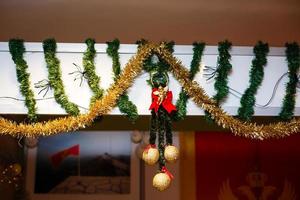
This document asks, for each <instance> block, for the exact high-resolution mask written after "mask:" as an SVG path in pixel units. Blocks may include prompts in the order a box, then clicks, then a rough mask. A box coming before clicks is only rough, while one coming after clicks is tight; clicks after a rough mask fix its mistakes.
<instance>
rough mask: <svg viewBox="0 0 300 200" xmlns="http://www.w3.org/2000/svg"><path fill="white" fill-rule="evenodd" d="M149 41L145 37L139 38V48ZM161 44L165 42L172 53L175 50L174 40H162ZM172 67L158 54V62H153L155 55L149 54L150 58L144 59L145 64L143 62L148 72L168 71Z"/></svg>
mask: <svg viewBox="0 0 300 200" xmlns="http://www.w3.org/2000/svg"><path fill="white" fill-rule="evenodd" d="M147 43H148V40H145V39H141V40H138V41H137V42H136V44H137V45H138V48H140V47H141V46H142V45H145V44H147ZM161 44H164V45H165V48H166V49H167V50H168V51H170V52H171V53H173V52H174V45H175V43H174V41H170V42H161ZM169 68H170V66H169V64H168V63H166V62H165V61H164V60H163V59H161V58H160V57H159V56H158V62H157V63H154V62H153V55H152V56H149V58H147V59H146V60H145V61H144V64H143V69H144V70H145V71H146V72H149V73H151V72H153V71H157V72H166V71H168V70H169ZM148 83H149V85H151V83H150V82H149V81H148Z"/></svg>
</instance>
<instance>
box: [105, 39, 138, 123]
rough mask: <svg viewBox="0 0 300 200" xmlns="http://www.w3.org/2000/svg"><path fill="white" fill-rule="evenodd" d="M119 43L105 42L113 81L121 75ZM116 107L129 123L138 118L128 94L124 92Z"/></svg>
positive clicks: (114, 41)
mask: <svg viewBox="0 0 300 200" xmlns="http://www.w3.org/2000/svg"><path fill="white" fill-rule="evenodd" d="M119 47H120V41H119V40H118V39H115V40H113V41H111V42H107V50H106V52H107V54H108V55H109V56H110V57H111V58H112V62H113V72H114V80H115V81H116V80H117V79H118V78H119V76H120V73H121V65H120V56H119V52H118V50H119ZM117 105H118V107H119V109H120V111H121V113H124V114H126V116H127V117H128V118H129V120H130V121H132V122H135V121H136V120H137V118H138V117H139V115H138V112H137V107H136V105H135V104H134V103H133V102H132V101H130V100H129V97H128V94H127V93H126V92H124V94H122V95H121V96H120V98H119V100H118V102H117Z"/></svg>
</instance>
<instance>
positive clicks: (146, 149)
mask: <svg viewBox="0 0 300 200" xmlns="http://www.w3.org/2000/svg"><path fill="white" fill-rule="evenodd" d="M151 148H156V145H155V144H148V145H147V146H146V147H145V149H144V152H146V153H148V151H149V149H151Z"/></svg>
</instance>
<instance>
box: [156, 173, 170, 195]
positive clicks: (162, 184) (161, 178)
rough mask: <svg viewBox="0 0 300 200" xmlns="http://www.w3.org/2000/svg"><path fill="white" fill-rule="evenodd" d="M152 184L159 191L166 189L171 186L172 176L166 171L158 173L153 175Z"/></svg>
mask: <svg viewBox="0 0 300 200" xmlns="http://www.w3.org/2000/svg"><path fill="white" fill-rule="evenodd" d="M152 184H153V187H155V188H156V189H158V190H159V191H164V190H166V189H167V188H168V187H169V186H170V184H171V178H170V177H169V176H168V175H167V174H166V173H158V174H156V175H155V176H154V177H153V182H152Z"/></svg>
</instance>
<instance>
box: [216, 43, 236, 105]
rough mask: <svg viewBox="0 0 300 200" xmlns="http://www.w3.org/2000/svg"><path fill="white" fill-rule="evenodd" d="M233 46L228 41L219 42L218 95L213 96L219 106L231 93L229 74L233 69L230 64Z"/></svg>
mask: <svg viewBox="0 0 300 200" xmlns="http://www.w3.org/2000/svg"><path fill="white" fill-rule="evenodd" d="M231 46H232V44H231V43H230V42H229V41H227V40H225V41H223V42H219V47H218V51H219V57H218V67H217V69H216V77H215V84H214V87H215V90H216V91H217V93H216V94H215V95H214V96H213V99H214V100H216V102H217V104H220V103H221V102H222V101H224V100H225V98H226V97H227V96H228V93H229V87H228V74H229V73H230V71H231V69H232V65H231V64H230V59H231V55H230V53H229V51H230V49H231Z"/></svg>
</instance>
